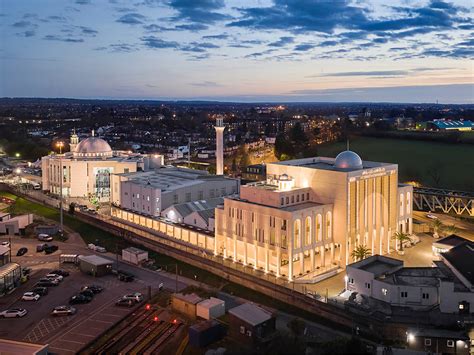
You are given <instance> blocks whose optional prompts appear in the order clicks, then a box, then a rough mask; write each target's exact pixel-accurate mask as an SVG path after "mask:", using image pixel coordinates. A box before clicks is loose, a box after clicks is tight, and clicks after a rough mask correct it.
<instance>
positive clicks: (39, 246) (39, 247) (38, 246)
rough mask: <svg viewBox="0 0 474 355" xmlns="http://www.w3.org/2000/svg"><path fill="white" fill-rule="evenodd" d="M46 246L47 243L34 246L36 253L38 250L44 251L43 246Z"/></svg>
mask: <svg viewBox="0 0 474 355" xmlns="http://www.w3.org/2000/svg"><path fill="white" fill-rule="evenodd" d="M47 246H48V244H47V243H43V244H38V245H37V246H36V252H37V253H40V252H42V251H44V248H46V247H47Z"/></svg>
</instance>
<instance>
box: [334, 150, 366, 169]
mask: <svg viewBox="0 0 474 355" xmlns="http://www.w3.org/2000/svg"><path fill="white" fill-rule="evenodd" d="M334 167H335V168H337V169H362V159H361V158H360V156H359V155H358V154H357V153H354V152H353V151H351V150H346V151H344V152H341V153H339V154H338V155H337V157H336V160H335V161H334Z"/></svg>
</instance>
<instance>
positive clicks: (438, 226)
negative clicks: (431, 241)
mask: <svg viewBox="0 0 474 355" xmlns="http://www.w3.org/2000/svg"><path fill="white" fill-rule="evenodd" d="M431 225H432V227H433V237H435V238H439V233H441V231H442V230H443V228H444V224H443V222H441V221H440V220H439V219H435V220H433V222H432V223H431Z"/></svg>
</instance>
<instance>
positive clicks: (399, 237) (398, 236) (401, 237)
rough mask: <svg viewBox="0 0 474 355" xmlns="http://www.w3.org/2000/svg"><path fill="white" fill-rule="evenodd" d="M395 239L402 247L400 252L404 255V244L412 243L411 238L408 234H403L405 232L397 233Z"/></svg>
mask: <svg viewBox="0 0 474 355" xmlns="http://www.w3.org/2000/svg"><path fill="white" fill-rule="evenodd" d="M393 239H395V240H396V241H397V242H398V244H399V245H400V252H402V253H403V243H404V242H406V241H410V242H411V238H410V236H409V235H408V234H407V233H403V232H396V233H395V235H394V236H393Z"/></svg>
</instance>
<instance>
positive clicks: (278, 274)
mask: <svg viewBox="0 0 474 355" xmlns="http://www.w3.org/2000/svg"><path fill="white" fill-rule="evenodd" d="M280 267H281V248H280V247H278V248H277V265H276V276H277V277H280Z"/></svg>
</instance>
